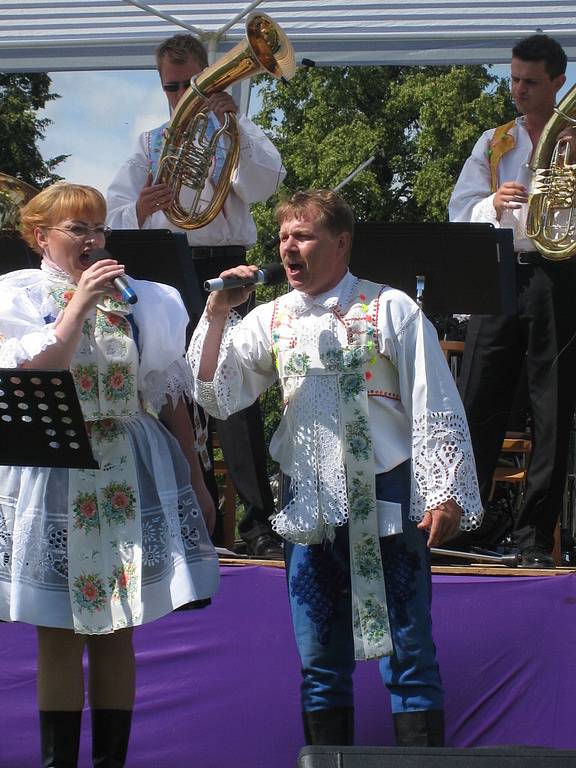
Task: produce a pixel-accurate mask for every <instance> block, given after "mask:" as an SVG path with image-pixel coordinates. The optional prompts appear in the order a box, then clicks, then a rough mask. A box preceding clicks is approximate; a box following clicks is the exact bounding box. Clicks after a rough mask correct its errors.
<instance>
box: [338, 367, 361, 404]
mask: <svg viewBox="0 0 576 768" xmlns="http://www.w3.org/2000/svg"><path fill="white" fill-rule="evenodd" d="M365 389H366V385H365V383H364V378H363V376H362V374H361V373H352V374H350V375H349V376H342V378H341V379H340V394H341V395H342V398H343V399H344V402H345V403H348V402H350V400H356V398H357V397H358V395H359V394H360V393H361V392H363V391H364V390H365Z"/></svg>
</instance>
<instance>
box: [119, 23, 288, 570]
mask: <svg viewBox="0 0 576 768" xmlns="http://www.w3.org/2000/svg"><path fill="white" fill-rule="evenodd" d="M156 63H157V67H158V73H159V75H160V83H161V85H162V88H163V90H164V93H165V94H166V98H167V100H168V104H169V107H170V113H172V112H173V110H174V108H175V107H176V105H177V104H178V101H179V100H180V98H181V97H182V95H183V94H184V93H185V92H186V90H187V88H188V86H189V85H190V80H191V78H193V77H195V76H196V75H198V74H199V73H200V72H202V70H203V69H204V68H205V67H206V66H207V65H208V59H207V55H206V50H205V49H204V46H203V45H202V43H201V42H200V41H199V40H197V39H196V38H195V37H193V36H192V35H188V34H178V35H174V36H173V37H171V38H169V39H168V40H165V41H164V43H162V44H161V45H160V46H159V48H158V49H157V51H156ZM206 111H207V112H209V120H210V123H211V126H212V127H213V128H214V129H217V128H218V127H219V126H220V125H221V124H222V122H223V120H224V116H225V113H226V112H233V113H237V112H238V106H237V104H236V103H235V101H234V99H233V98H232V97H231V96H230V95H229V94H228V93H226V92H221V93H216V94H214V95H212V96H211V97H210V98H209V99H208V100H207V102H206ZM166 125H167V123H165V124H164V125H162V126H160V127H158V128H156V129H154V130H152V131H146V132H144V133H143V134H141V136H140V137H139V139H138V142H137V146H136V149H135V151H134V153H133V154H132V156H131V157H130V158H129V159H128V160H127V161H126V162H125V163H124V165H123V166H122V167H121V168H120V170H119V171H118V173H117V174H116V177H115V178H114V179H113V181H112V183H111V185H110V187H109V189H108V195H107V199H108V220H107V223H108V224H109V225H110V226H111V227H112V228H113V229H169V230H171V231H173V232H181V231H182V230H180V229H179V228H178V227H176V226H174V225H173V224H172V223H171V222H170V221H169V220H168V219H167V218H166V216H165V214H164V210H165V209H166V208H167V207H168V206H169V205H170V203H171V201H172V193H171V191H170V189H169V187H168V185H167V184H164V183H160V184H154V183H153V179H154V177H155V174H156V170H157V167H158V161H159V159H160V155H161V152H162V144H163V138H164V135H163V131H164V128H165V127H166ZM238 127H239V132H240V159H239V163H238V168H237V171H236V172H235V174H234V178H233V180H232V186H231V190H230V193H229V195H228V197H227V198H226V201H225V203H224V206H223V208H222V210H221V211H220V213H219V214H218V215H217V216H216V218H215V219H214V220H213V221H212V222H211V223H210V224H208V225H207V226H205V227H202V228H200V229H195V230H188V231H186V236H187V238H188V243H189V245H190V251H191V256H192V260H193V264H194V269H195V272H196V276H197V279H198V282H199V284H200V285H202V284H203V282H204V280H207V279H209V278H211V277H215V276H217V275H219V274H220V272H222V270H224V269H227V268H229V267H231V266H235V265H236V264H238V262H239V261H240V262H241V261H244V260H245V254H246V248H249V247H250V246H252V245H253V244H254V243H255V242H256V239H257V233H256V225H255V223H254V219H253V218H252V215H251V213H250V204H251V203H255V202H258V201H264V200H266V199H267V198H268V197H270V196H271V195H272V194H274V192H276V190H277V188H278V186H279V185H280V183H281V182H282V180H283V178H284V176H285V170H284V167H283V165H282V159H281V157H280V155H279V153H278V151H277V150H276V148H275V147H274V145H273V144H272V143H271V141H270V140H269V139H268V138H267V136H266V135H265V134H264V133H263V131H261V130H260V128H258V127H257V126H256V125H254V123H252V122H251V121H250V120H248V118H247V117H245V116H240V115H239V116H238ZM221 154H223V150H222V151H221V150H218V151H217V152H216V157H215V163H214V167H213V170H212V177H211V179H210V180H209V182H208V184H213V183H214V182H215V178H217V175H218V172H219V166H220V165H221V162H222V158H221V157H220V155H221ZM206 295H207V294H206ZM217 431H218V436H219V439H220V445H221V446H222V450H223V453H224V458H225V460H226V462H227V465H228V471H229V472H230V477H231V479H232V482H233V483H234V486H235V487H236V490H237V491H238V494H239V496H240V498H241V499H242V501H243V504H244V508H245V516H244V517H243V519H242V520H241V522H240V526H239V528H240V534H241V536H242V538H243V539H244V541H245V542H246V545H247V550H248V554H251V555H254V556H258V557H275V556H279V557H281V556H282V551H281V544H280V541H279V539H278V537H276V536H275V534H274V533H273V532H272V529H271V527H270V523H269V520H268V518H269V517H270V515H272V514H274V512H275V509H274V500H273V497H272V493H271V490H270V484H269V481H268V477H267V473H266V446H265V441H264V431H263V427H262V417H261V414H260V410H259V407H258V404H257V403H256V404H255V405H254V406H252V407H251V408H248V409H246V410H245V411H242V412H240V413H239V414H236V415H234V416H233V417H232V418H230V419H228V420H227V421H226V422H223V421H218V422H217ZM216 543H218V541H216Z"/></svg>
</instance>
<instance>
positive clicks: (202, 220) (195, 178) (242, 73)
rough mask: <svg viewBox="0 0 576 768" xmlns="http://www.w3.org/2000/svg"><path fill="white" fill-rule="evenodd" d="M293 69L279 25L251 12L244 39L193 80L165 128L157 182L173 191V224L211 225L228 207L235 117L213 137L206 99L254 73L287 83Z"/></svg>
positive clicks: (228, 116)
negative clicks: (220, 156) (216, 167)
mask: <svg viewBox="0 0 576 768" xmlns="http://www.w3.org/2000/svg"><path fill="white" fill-rule="evenodd" d="M295 70H296V63H295V59H294V51H293V49H292V46H291V44H290V43H289V41H288V38H287V37H286V35H285V34H284V33H283V32H282V30H281V29H280V27H279V26H278V25H277V24H276V23H275V22H274V21H273V20H272V19H271V18H270V17H269V16H267V15H266V14H264V13H251V14H250V15H249V16H248V18H247V20H246V38H245V39H244V40H243V41H241V42H240V43H238V44H237V45H235V46H234V48H232V49H231V50H230V51H229V52H228V53H226V54H225V55H224V56H222V57H221V58H220V59H218V60H217V61H216V62H214V64H211V65H210V66H209V67H207V68H206V69H204V70H203V71H202V72H201V73H200V74H199V75H197V76H196V77H195V78H194V79H193V80H192V82H191V84H190V88H188V90H187V91H186V93H185V94H184V95H183V96H182V98H181V99H180V101H179V102H178V104H177V105H176V108H175V110H174V113H173V115H172V119H171V120H170V123H169V125H168V126H167V128H166V131H165V140H164V146H163V148H162V153H161V155H160V160H159V162H158V170H157V172H156V177H155V179H154V183H165V184H167V185H168V186H169V187H170V188H171V190H172V193H173V202H172V203H171V205H170V207H169V208H167V209H164V214H165V215H166V217H167V218H168V220H169V221H171V222H172V224H174V225H175V226H177V227H180V228H181V229H199V228H200V227H204V226H206V224H209V223H210V222H211V221H212V220H213V219H214V218H215V217H216V216H217V215H218V213H219V212H220V210H221V208H222V206H223V205H224V201H225V200H226V197H227V196H228V193H229V191H230V185H231V184H232V178H233V176H234V172H235V171H236V168H237V166H238V159H239V155H240V141H239V130H238V122H237V119H236V115H234V114H232V113H226V117H225V120H224V123H223V124H222V126H221V127H220V128H219V129H218V130H216V131H215V132H214V133H213V135H210V130H209V128H210V118H209V115H208V114H207V113H206V112H204V111H203V104H204V102H205V100H206V99H207V98H208V97H209V96H211V95H212V94H214V93H219V92H220V91H223V90H225V89H226V88H228V87H229V86H230V85H231V84H232V83H236V82H240V81H241V80H244V79H246V78H248V77H252V76H253V75H257V74H260V73H262V72H267V73H268V74H270V75H272V76H273V77H276V78H278V79H283V80H289V79H290V78H291V77H292V76H293V75H294V72H295ZM222 142H224V143H225V144H227V151H226V157H225V160H224V164H223V166H222V168H221V170H220V172H219V175H218V179H217V181H216V182H215V187H214V191H213V194H212V196H211V199H209V200H207V199H206V188H207V185H206V182H207V181H208V178H209V176H210V172H211V169H212V167H213V162H214V160H215V157H216V151H217V149H218V148H219V146H220V145H221V143H222ZM220 151H222V150H220Z"/></svg>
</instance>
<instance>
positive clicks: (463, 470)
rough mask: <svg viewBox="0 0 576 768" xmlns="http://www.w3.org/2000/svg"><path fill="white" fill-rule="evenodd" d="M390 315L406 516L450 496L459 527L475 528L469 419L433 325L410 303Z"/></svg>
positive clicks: (415, 516)
mask: <svg viewBox="0 0 576 768" xmlns="http://www.w3.org/2000/svg"><path fill="white" fill-rule="evenodd" d="M398 303H399V302H398V301H397V302H396V304H398ZM404 303H405V304H406V300H404ZM393 311H397V310H393ZM390 316H391V323H390V325H391V326H392V330H391V331H390V326H389V327H388V328H387V330H388V332H389V333H390V335H391V338H392V343H391V344H390V346H389V350H390V353H391V354H393V355H394V358H395V362H396V364H397V366H398V372H399V379H400V391H401V398H402V405H403V407H404V408H405V411H406V416H407V418H408V419H409V421H410V425H411V432H412V489H411V502H410V518H411V519H412V520H421V519H422V517H423V516H424V513H425V512H427V511H428V510H430V509H434V508H435V507H437V506H438V505H439V504H442V503H443V502H445V501H448V500H449V499H454V501H455V502H456V503H457V504H458V505H459V506H460V507H461V508H462V510H463V514H462V519H461V521H460V527H461V528H462V529H463V530H471V529H472V528H477V527H478V526H479V525H480V523H481V522H482V502H481V500H480V493H479V491H478V481H477V479H476V465H475V461H474V454H473V451H472V443H471V440H470V433H469V430H468V423H467V421H466V416H465V414H464V407H463V405H462V401H461V400H460V396H459V394H458V390H457V389H456V384H455V382H454V379H453V377H452V374H451V373H450V369H449V368H448V365H447V363H446V360H445V359H444V355H443V353H442V350H441V349H440V345H439V343H438V335H437V333H436V330H435V328H434V326H432V324H431V323H430V322H429V321H428V320H427V319H426V317H425V316H424V315H423V314H422V312H421V311H420V310H419V309H418V308H417V307H416V306H415V305H411V304H408V305H407V306H406V307H405V309H404V310H403V311H399V312H398V316H397V317H394V316H393V314H392V311H391V312H390ZM394 327H396V328H398V329H399V330H398V331H396V332H395V331H394Z"/></svg>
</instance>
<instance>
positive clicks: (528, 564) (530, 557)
mask: <svg viewBox="0 0 576 768" xmlns="http://www.w3.org/2000/svg"><path fill="white" fill-rule="evenodd" d="M518 567H519V568H556V563H555V562H554V558H553V557H552V555H551V554H550V553H549V552H547V551H546V550H545V549H544V547H538V546H532V547H526V549H523V550H522V551H521V552H520V562H519V563H518Z"/></svg>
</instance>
